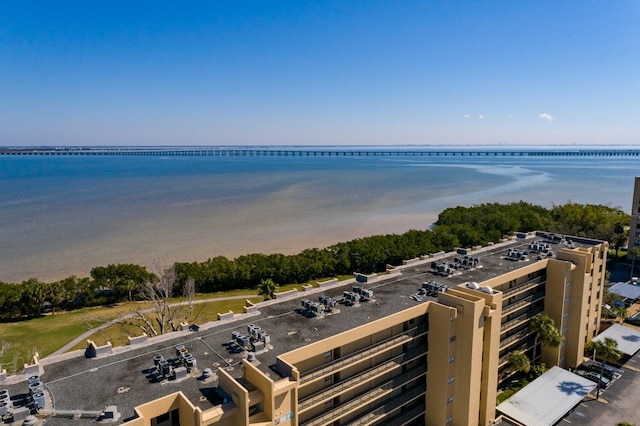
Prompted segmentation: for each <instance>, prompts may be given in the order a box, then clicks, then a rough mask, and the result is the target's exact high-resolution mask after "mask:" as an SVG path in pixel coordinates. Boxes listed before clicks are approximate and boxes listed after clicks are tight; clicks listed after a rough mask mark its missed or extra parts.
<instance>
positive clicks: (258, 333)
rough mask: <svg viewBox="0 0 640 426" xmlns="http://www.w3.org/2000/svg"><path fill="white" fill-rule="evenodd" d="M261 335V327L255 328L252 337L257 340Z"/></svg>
mask: <svg viewBox="0 0 640 426" xmlns="http://www.w3.org/2000/svg"><path fill="white" fill-rule="evenodd" d="M260 333H262V329H261V328H260V327H254V328H253V330H252V333H251V336H252V337H255V338H256V339H257V338H258V336H260Z"/></svg>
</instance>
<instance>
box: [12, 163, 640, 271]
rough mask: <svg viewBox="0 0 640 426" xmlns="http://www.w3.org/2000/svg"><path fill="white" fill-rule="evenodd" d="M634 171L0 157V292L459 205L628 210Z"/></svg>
mask: <svg viewBox="0 0 640 426" xmlns="http://www.w3.org/2000/svg"><path fill="white" fill-rule="evenodd" d="M639 166H640V160H638V159H637V158H632V157H620V158H616V157H614V158H588V157H587V158H557V157H551V158H509V157H491V158H487V157H457V158H453V157H451V158H443V157H438V158H428V157H393V158H391V157H375V158H372V157H367V158H354V157H347V158H343V157H325V158H320V157H93V156H91V157H89V156H87V157H83V156H79V157H11V156H0V241H1V242H2V244H1V245H0V280H3V281H19V280H22V279H25V278H27V277H30V276H37V277H39V278H42V279H58V278H62V277H65V276H68V275H70V274H78V275H87V274H88V272H89V270H90V268H91V267H92V266H96V265H105V264H108V263H117V262H136V263H143V264H146V265H151V264H158V265H161V264H168V263H170V262H172V261H175V260H204V259H206V258H208V257H211V256H215V255H225V256H227V257H235V256H237V255H240V254H244V253H249V252H283V253H294V252H297V251H299V250H301V249H303V248H308V247H324V246H326V245H329V244H332V243H335V242H337V241H343V240H347V239H351V238H355V237H359V236H365V235H371V234H377V233H388V232H404V231H406V230H407V229H410V228H427V227H428V226H429V225H430V224H431V223H432V221H433V220H435V218H436V216H437V214H438V213H439V212H440V211H441V210H442V209H444V208H447V207H452V206H456V205H465V206H468V205H473V204H478V203H484V202H494V201H495V202H509V201H518V200H525V201H528V202H532V203H536V204H540V205H543V206H545V207H551V206H552V205H553V204H554V203H555V204H562V203H564V202H566V201H567V200H572V201H575V202H580V203H595V204H606V205H611V206H620V207H622V208H624V209H626V210H628V209H630V203H631V197H632V191H633V179H634V177H635V176H636V175H638V174H640V173H639V168H640V167H639Z"/></svg>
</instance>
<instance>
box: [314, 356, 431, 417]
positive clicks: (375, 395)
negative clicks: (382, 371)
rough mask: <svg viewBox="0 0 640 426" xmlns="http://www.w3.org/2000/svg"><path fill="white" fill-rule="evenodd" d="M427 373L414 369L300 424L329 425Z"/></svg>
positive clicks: (422, 369)
mask: <svg viewBox="0 0 640 426" xmlns="http://www.w3.org/2000/svg"><path fill="white" fill-rule="evenodd" d="M426 372H427V367H426V366H420V367H417V368H414V369H413V370H411V371H408V372H406V373H404V374H402V375H400V376H397V377H394V378H393V379H391V380H389V381H387V382H385V383H382V384H380V385H379V386H377V387H375V388H373V389H370V390H368V391H366V392H364V393H362V394H360V395H358V396H356V397H355V398H353V399H350V400H349V401H347V402H345V403H344V404H341V405H339V406H338V407H336V408H334V409H332V410H330V411H327V412H325V413H323V414H321V415H320V416H318V417H315V418H313V419H311V420H309V421H307V422H305V423H302V425H303V426H326V425H330V424H332V423H333V422H335V421H337V420H338V419H340V418H342V417H344V416H347V415H349V414H351V413H353V412H355V411H357V410H359V409H361V408H362V407H363V406H364V405H366V404H370V403H373V402H375V401H377V400H380V399H381V398H383V397H385V396H388V395H389V394H390V393H392V392H393V391H395V390H396V389H398V388H401V387H402V386H404V385H406V384H407V383H410V382H412V381H414V380H416V379H418V378H419V377H421V376H423V375H424V374H426Z"/></svg>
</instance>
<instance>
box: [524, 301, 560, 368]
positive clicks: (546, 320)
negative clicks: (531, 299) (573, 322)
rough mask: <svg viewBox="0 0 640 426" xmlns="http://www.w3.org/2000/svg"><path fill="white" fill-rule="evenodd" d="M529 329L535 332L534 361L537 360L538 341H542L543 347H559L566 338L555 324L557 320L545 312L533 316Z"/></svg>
mask: <svg viewBox="0 0 640 426" xmlns="http://www.w3.org/2000/svg"><path fill="white" fill-rule="evenodd" d="M529 330H531V331H532V332H534V333H535V335H536V337H535V341H534V344H533V358H532V359H533V362H534V363H535V362H536V356H537V354H536V352H537V349H538V343H542V347H543V348H544V347H547V346H549V347H552V348H557V347H558V346H560V344H561V343H562V340H564V338H563V337H562V333H560V330H558V329H557V328H556V326H555V322H554V321H553V319H552V318H550V317H549V316H548V315H547V314H545V313H540V314H538V315H536V316H535V317H533V318H531V322H530V323H529Z"/></svg>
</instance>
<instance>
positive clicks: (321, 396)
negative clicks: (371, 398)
mask: <svg viewBox="0 0 640 426" xmlns="http://www.w3.org/2000/svg"><path fill="white" fill-rule="evenodd" d="M425 354H426V352H425V351H424V350H421V349H420V348H416V349H412V350H411V351H409V352H406V353H403V354H401V355H397V356H395V357H393V358H391V359H390V360H388V361H386V362H384V363H383V364H380V365H378V366H375V367H373V368H370V369H368V370H365V371H363V372H361V373H358V374H357V375H356V376H353V377H351V378H349V379H347V380H344V381H341V382H339V383H336V384H335V385H333V386H331V387H330V388H329V389H325V390H322V391H320V392H317V393H315V394H313V395H311V396H309V397H306V398H305V399H303V400H301V401H300V405H299V409H300V412H303V411H305V410H307V409H308V408H311V407H313V406H315V405H317V404H319V403H321V402H323V401H325V400H327V399H329V398H333V397H334V396H336V395H339V394H341V393H343V392H346V391H348V390H349V389H351V388H353V387H356V386H358V385H359V384H362V383H364V382H366V381H367V380H370V379H371V378H373V377H375V376H377V375H380V374H383V373H390V372H391V371H393V370H394V369H396V368H400V367H402V366H403V365H404V364H407V363H409V362H411V361H413V360H414V359H416V358H418V357H420V356H423V355H425Z"/></svg>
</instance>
